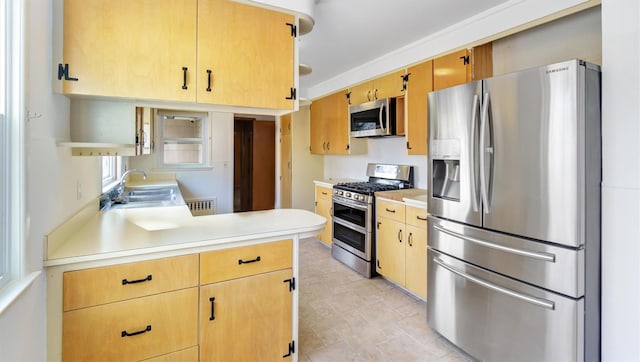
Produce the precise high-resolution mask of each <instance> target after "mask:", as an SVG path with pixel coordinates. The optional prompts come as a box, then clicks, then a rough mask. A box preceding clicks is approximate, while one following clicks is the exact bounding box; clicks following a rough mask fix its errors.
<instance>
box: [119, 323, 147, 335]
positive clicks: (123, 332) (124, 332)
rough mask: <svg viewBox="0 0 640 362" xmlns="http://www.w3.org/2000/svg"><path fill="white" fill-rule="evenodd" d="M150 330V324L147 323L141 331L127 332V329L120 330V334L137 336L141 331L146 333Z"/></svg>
mask: <svg viewBox="0 0 640 362" xmlns="http://www.w3.org/2000/svg"><path fill="white" fill-rule="evenodd" d="M150 331H151V324H149V325H148V326H147V328H145V329H143V330H141V331H137V332H131V333H127V331H122V333H121V334H120V335H121V336H122V337H131V336H137V335H138V334H142V333H147V332H150Z"/></svg>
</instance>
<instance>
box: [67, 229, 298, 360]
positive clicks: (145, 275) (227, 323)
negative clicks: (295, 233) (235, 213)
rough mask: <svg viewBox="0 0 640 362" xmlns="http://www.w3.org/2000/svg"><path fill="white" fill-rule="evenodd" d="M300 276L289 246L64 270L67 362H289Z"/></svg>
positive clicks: (271, 244)
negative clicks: (142, 361)
mask: <svg viewBox="0 0 640 362" xmlns="http://www.w3.org/2000/svg"><path fill="white" fill-rule="evenodd" d="M293 275H294V272H293V240H291V239H288V240H281V241H274V242H269V243H261V244H255V245H248V246H242V247H234V248H229V249H223V250H216V251H210V252H204V253H201V254H190V255H184V256H177V257H171V258H164V259H155V260H147V261H140V262H135V263H128V264H120V265H113V266H105V267H99V268H92V269H84V270H77V271H68V272H65V273H63V276H62V290H63V293H62V299H63V305H64V307H63V309H64V312H63V313H62V359H63V360H64V361H130V360H145V359H148V360H151V361H156V362H160V361H195V360H198V359H200V360H203V361H257V360H276V359H277V360H281V359H283V357H284V358H292V357H293V356H294V355H293V353H295V351H294V347H295V342H294V341H293V333H294V330H293V318H294V316H293V309H292V308H293V302H294V290H295V279H294V276H293ZM290 351H291V352H290Z"/></svg>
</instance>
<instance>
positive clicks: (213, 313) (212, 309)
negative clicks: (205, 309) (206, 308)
mask: <svg viewBox="0 0 640 362" xmlns="http://www.w3.org/2000/svg"><path fill="white" fill-rule="evenodd" d="M215 300H216V298H215V297H211V298H209V301H210V302H211V317H209V320H210V321H212V320H214V319H216V316H215V312H216V310H215V305H214V304H213V303H214V301H215Z"/></svg>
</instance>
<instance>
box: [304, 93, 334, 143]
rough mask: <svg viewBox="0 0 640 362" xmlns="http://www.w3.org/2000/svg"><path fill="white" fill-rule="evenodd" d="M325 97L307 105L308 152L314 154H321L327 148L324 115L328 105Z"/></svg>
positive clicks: (325, 115) (326, 115)
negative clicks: (308, 113)
mask: <svg viewBox="0 0 640 362" xmlns="http://www.w3.org/2000/svg"><path fill="white" fill-rule="evenodd" d="M328 103H329V100H328V98H327V97H324V98H319V99H316V100H314V101H313V103H312V104H311V106H310V107H309V112H310V115H309V152H311V153H312V154H316V155H323V154H325V153H326V150H327V137H326V134H327V127H326V123H327V122H326V117H328V113H327V112H328V111H329V108H330V105H329V104H328Z"/></svg>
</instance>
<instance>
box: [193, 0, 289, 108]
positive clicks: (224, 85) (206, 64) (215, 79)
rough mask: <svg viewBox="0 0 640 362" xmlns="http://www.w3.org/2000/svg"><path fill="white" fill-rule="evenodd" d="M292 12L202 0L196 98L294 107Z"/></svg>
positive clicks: (276, 106)
mask: <svg viewBox="0 0 640 362" xmlns="http://www.w3.org/2000/svg"><path fill="white" fill-rule="evenodd" d="M287 23H289V24H295V18H294V17H293V16H292V15H289V14H284V13H279V12H276V11H272V10H267V9H263V8H259V7H255V6H251V5H246V4H240V3H237V2H233V1H228V0H199V1H198V41H197V43H198V92H197V93H198V95H197V98H198V103H212V104H225V105H236V106H247V107H258V108H276V109H293V105H294V101H293V99H286V98H287V97H290V95H291V88H292V87H293V86H294V81H293V75H294V66H293V63H294V54H293V52H294V38H293V37H292V36H291V28H290V27H289V26H288V25H287Z"/></svg>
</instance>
